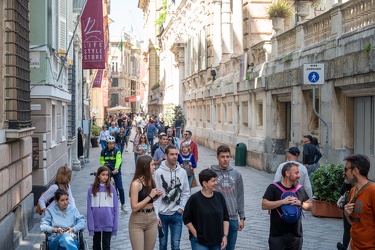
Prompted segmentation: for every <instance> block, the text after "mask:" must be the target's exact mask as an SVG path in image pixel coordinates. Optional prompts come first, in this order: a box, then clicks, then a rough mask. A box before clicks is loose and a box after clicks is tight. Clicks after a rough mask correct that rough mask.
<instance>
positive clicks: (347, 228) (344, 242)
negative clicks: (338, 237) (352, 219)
mask: <svg viewBox="0 0 375 250" xmlns="http://www.w3.org/2000/svg"><path fill="white" fill-rule="evenodd" d="M343 221H344V234H343V236H342V246H343V247H344V249H347V248H348V246H349V242H350V228H352V225H350V223H349V222H348V220H347V219H346V216H345V214H344V216H343Z"/></svg>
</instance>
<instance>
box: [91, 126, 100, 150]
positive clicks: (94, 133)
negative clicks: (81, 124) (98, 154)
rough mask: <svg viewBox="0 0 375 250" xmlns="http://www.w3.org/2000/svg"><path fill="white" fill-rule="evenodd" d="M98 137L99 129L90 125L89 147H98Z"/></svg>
mask: <svg viewBox="0 0 375 250" xmlns="http://www.w3.org/2000/svg"><path fill="white" fill-rule="evenodd" d="M99 135H100V127H99V126H97V125H92V127H91V147H93V148H96V147H99V143H98V137H99Z"/></svg>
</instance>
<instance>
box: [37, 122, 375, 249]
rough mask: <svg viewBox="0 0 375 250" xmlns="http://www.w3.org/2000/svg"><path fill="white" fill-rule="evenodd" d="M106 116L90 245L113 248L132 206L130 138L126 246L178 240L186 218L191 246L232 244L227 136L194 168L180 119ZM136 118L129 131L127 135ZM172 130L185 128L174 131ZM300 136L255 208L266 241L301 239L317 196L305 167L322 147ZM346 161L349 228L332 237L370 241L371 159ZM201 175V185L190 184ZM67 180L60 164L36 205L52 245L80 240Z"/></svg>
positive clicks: (233, 201)
mask: <svg viewBox="0 0 375 250" xmlns="http://www.w3.org/2000/svg"><path fill="white" fill-rule="evenodd" d="M120 120H121V121H120ZM106 124H108V125H110V126H108V127H109V128H108V129H107V125H103V126H102V131H101V133H100V138H99V140H100V142H101V145H102V151H101V154H100V159H99V162H100V165H101V166H100V167H99V168H98V170H97V171H96V176H95V180H94V183H93V184H92V185H91V186H90V187H89V189H88V193H87V227H88V230H89V235H90V236H93V247H94V249H103V250H104V249H110V244H111V237H112V236H116V235H117V231H118V228H119V227H121V226H123V225H119V222H118V213H119V210H122V211H123V212H128V211H126V210H125V206H124V205H125V194H124V188H123V182H122V177H121V166H122V164H123V163H124V164H125V163H126V161H129V160H133V159H123V152H124V150H125V152H127V150H128V144H129V142H132V151H133V153H134V161H135V163H136V168H135V173H134V176H133V180H132V182H131V183H130V190H129V202H130V207H131V211H130V212H131V214H130V218H129V222H128V228H129V238H130V241H131V245H132V249H140V250H141V249H142V250H143V249H145V250H152V249H154V247H155V244H156V240H157V239H158V240H159V249H160V250H164V249H165V250H166V249H173V250H177V249H180V239H181V234H182V227H183V225H185V226H186V227H187V228H188V230H189V239H190V242H191V248H192V249H197V250H200V249H209V250H216V249H226V250H233V249H235V246H236V240H237V234H238V231H241V230H243V229H244V228H245V221H246V217H245V212H244V211H245V209H244V204H245V202H244V200H245V194H244V184H243V179H242V176H241V174H240V172H239V171H237V169H236V168H235V167H234V166H231V165H230V157H231V151H230V148H229V147H228V146H227V145H220V146H219V147H218V148H217V150H216V161H217V163H216V164H212V165H211V166H207V168H205V169H204V170H202V171H201V172H200V173H199V174H196V173H195V169H196V167H197V166H198V164H199V163H198V146H197V143H196V142H194V141H193V140H192V136H193V134H192V132H191V131H190V130H184V129H183V127H182V125H181V124H180V123H178V125H180V127H179V128H178V127H168V126H165V125H164V122H163V119H162V116H151V117H150V119H149V120H148V121H147V122H146V121H145V119H143V118H142V117H141V116H140V115H134V117H133V120H131V118H130V117H128V116H124V115H119V118H117V117H111V119H110V120H108V121H107V122H106ZM133 127H134V132H135V135H134V136H133V138H132V139H131V138H130V136H131V133H132V132H131V131H132V128H133ZM177 131H179V133H177V134H176V132H177ZM178 135H183V137H184V138H183V139H182V140H179V136H178ZM156 137H158V140H157V142H155V143H154V139H156ZM304 138H305V139H304V141H305V145H304V147H303V153H302V156H303V157H302V163H299V162H298V157H299V156H300V151H299V149H298V148H297V147H291V148H289V149H287V150H285V152H286V159H287V161H286V162H284V163H282V164H280V165H279V167H278V168H277V171H276V174H275V178H274V182H273V183H271V184H270V185H269V186H268V188H267V190H266V191H265V193H264V195H263V199H262V202H261V204H262V205H261V208H262V209H263V210H268V211H269V213H270V233H269V240H268V245H269V249H292V250H294V249H296V250H297V249H298V250H299V249H302V243H303V235H302V222H301V220H302V217H303V216H301V214H302V210H311V208H312V198H313V190H312V188H311V183H310V179H309V175H311V174H312V173H313V172H315V171H316V169H317V168H318V167H319V159H320V158H321V156H322V155H321V153H320V150H319V148H318V146H317V145H314V144H313V142H314V138H312V136H310V135H308V136H305V137H304ZM132 158H133V156H132ZM123 160H124V161H123ZM345 161H346V165H345V171H344V174H345V177H346V183H345V185H343V192H346V193H347V195H348V204H347V205H346V206H345V208H344V214H345V217H344V218H345V220H344V225H345V228H349V230H351V231H350V233H348V231H345V234H344V239H343V244H341V243H340V244H338V245H337V247H338V249H347V247H351V249H354V250H356V249H372V248H375V240H374V237H371V236H373V235H375V232H374V230H375V229H374V228H375V210H374V209H373V208H374V207H375V185H371V182H370V181H369V180H368V178H367V174H368V172H369V168H370V163H369V160H368V158H367V157H366V156H364V155H352V156H349V157H347V158H345ZM197 176H198V182H199V183H200V185H201V187H202V188H201V190H200V191H198V192H196V193H194V194H192V193H191V188H192V184H193V180H194V178H197ZM111 178H113V180H114V185H112V184H111ZM70 180H71V170H70V168H69V167H66V166H64V167H61V168H59V170H58V172H57V174H56V178H55V184H54V185H52V186H51V187H50V188H49V189H48V190H47V191H46V192H45V193H44V194H43V195H42V196H41V197H40V199H39V206H40V208H41V209H42V211H43V214H44V217H43V219H42V222H41V230H43V231H46V232H48V233H49V238H48V241H49V243H50V246H54V247H56V246H57V247H58V246H59V245H60V246H61V247H65V248H66V249H78V248H77V247H78V243H77V242H76V239H75V238H74V233H77V232H78V231H79V230H82V229H84V228H85V223H86V221H85V219H84V218H83V217H82V216H81V215H80V214H79V212H78V210H77V209H76V208H75V202H74V198H73V194H72V193H71V191H70V186H69V183H70ZM118 198H119V200H120V205H119V204H118ZM51 199H52V200H53V201H51ZM49 203H51V204H50V205H49V206H48V204H49ZM47 206H48V207H47ZM119 208H120V209H119ZM68 211H69V216H68V215H67V212H68ZM67 218H69V220H70V222H68V219H67ZM73 221H74V222H73ZM350 225H352V227H351V229H350ZM369 228H371V229H369ZM364 231H366V233H364ZM65 233H67V235H63V234H65ZM350 239H351V242H350V243H349V241H350ZM57 247H56V249H57ZM339 247H340V248H339ZM49 249H54V248H49Z"/></svg>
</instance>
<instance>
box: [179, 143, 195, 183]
mask: <svg viewBox="0 0 375 250" xmlns="http://www.w3.org/2000/svg"><path fill="white" fill-rule="evenodd" d="M177 161H178V163H179V164H180V165H181V168H183V169H185V171H186V174H187V176H188V181H189V186H190V189H191V184H192V183H193V179H194V169H195V168H196V167H197V163H196V162H195V158H194V155H193V154H192V153H190V144H189V143H182V145H181V151H180V153H179V154H178V158H177Z"/></svg>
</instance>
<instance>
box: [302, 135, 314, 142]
mask: <svg viewBox="0 0 375 250" xmlns="http://www.w3.org/2000/svg"><path fill="white" fill-rule="evenodd" d="M303 137H305V138H307V139H309V141H310V142H312V140H313V138H312V136H311V135H304V136H303Z"/></svg>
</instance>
